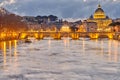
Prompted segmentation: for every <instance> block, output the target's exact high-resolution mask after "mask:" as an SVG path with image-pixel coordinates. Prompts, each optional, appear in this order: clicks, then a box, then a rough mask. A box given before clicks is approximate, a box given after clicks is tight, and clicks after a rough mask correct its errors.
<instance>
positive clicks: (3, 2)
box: [0, 0, 16, 7]
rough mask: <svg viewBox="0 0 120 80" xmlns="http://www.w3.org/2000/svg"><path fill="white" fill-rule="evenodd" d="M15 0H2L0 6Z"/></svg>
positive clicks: (12, 2)
mask: <svg viewBox="0 0 120 80" xmlns="http://www.w3.org/2000/svg"><path fill="white" fill-rule="evenodd" d="M15 2H16V1H15V0H2V1H0V7H3V6H6V5H11V4H14V3H15Z"/></svg>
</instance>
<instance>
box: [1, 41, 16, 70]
mask: <svg viewBox="0 0 120 80" xmlns="http://www.w3.org/2000/svg"><path fill="white" fill-rule="evenodd" d="M0 49H1V52H2V56H1V59H3V69H4V70H5V71H8V66H16V67H17V64H18V63H17V60H18V57H17V40H13V41H4V42H0ZM13 61H14V62H13ZM14 68H15V67H14Z"/></svg>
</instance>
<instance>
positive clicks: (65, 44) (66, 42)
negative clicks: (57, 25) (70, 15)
mask: <svg viewBox="0 0 120 80" xmlns="http://www.w3.org/2000/svg"><path fill="white" fill-rule="evenodd" d="M63 42H64V47H65V49H67V48H69V46H70V38H69V37H67V38H64V39H63Z"/></svg>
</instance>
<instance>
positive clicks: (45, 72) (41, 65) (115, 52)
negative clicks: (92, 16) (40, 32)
mask: <svg viewBox="0 0 120 80" xmlns="http://www.w3.org/2000/svg"><path fill="white" fill-rule="evenodd" d="M0 80H120V42H119V41H116V40H108V39H99V40H90V39H89V38H80V40H71V39H69V38H63V39H62V40H52V39H50V38H46V39H44V40H34V39H33V40H32V43H24V41H17V40H14V41H7V42H0Z"/></svg>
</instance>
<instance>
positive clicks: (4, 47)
mask: <svg viewBox="0 0 120 80" xmlns="http://www.w3.org/2000/svg"><path fill="white" fill-rule="evenodd" d="M6 49H7V48H6V42H3V68H4V69H6V64H7V63H6V62H7V61H6Z"/></svg>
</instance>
